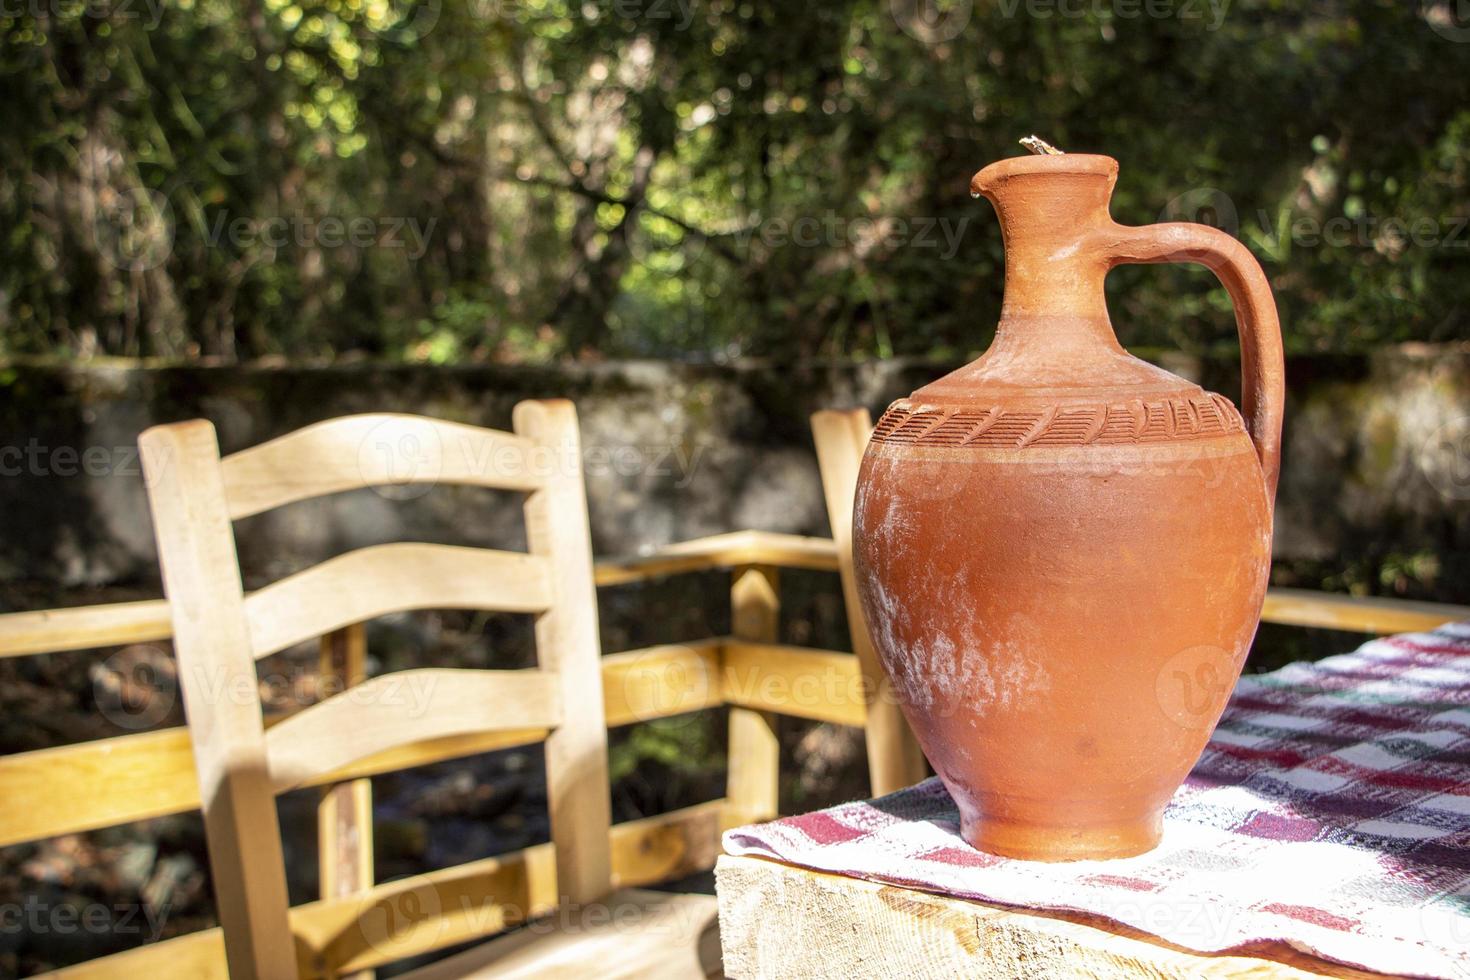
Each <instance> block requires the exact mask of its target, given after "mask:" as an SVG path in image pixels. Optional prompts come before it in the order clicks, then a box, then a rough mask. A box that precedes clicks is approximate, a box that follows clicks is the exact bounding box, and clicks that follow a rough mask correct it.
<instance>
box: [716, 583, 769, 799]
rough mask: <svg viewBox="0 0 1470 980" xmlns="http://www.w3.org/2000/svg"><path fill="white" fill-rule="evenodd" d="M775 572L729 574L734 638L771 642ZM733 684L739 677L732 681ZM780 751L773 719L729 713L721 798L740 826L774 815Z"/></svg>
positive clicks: (740, 711)
mask: <svg viewBox="0 0 1470 980" xmlns="http://www.w3.org/2000/svg"><path fill="white" fill-rule="evenodd" d="M780 584H781V579H780V572H779V571H778V570H777V569H776V568H775V567H773V566H770V565H749V566H744V567H741V568H737V569H735V570H734V572H733V574H732V578H731V584H730V618H731V626H732V632H733V633H734V634H735V636H736V638H738V639H741V640H750V641H752V642H756V643H775V642H776V640H777V638H778V636H779V631H780V624H781V597H780ZM732 680H734V682H736V683H739V682H740V678H733V679H732ZM780 765H781V747H780V744H779V743H778V742H777V740H776V718H775V716H774V715H772V714H770V713H768V712H764V711H753V710H751V709H749V708H737V707H731V708H730V758H729V767H730V768H729V774H728V776H727V778H726V788H725V796H726V798H727V799H728V800H729V803H730V808H731V810H732V811H733V814H734V817H735V818H736V819H737V820H738V821H740V822H751V821H757V820H769V819H770V818H772V817H774V816H776V813H777V798H778V793H779V788H780Z"/></svg>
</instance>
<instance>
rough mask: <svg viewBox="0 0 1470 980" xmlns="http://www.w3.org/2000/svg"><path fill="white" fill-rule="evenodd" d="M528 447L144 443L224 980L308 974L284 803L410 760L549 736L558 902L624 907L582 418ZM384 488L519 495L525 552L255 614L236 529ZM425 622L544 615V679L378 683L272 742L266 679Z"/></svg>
mask: <svg viewBox="0 0 1470 980" xmlns="http://www.w3.org/2000/svg"><path fill="white" fill-rule="evenodd" d="M515 430H516V431H515V432H514V433H506V432H494V431H491V430H482V429H476V428H473V427H470V426H465V425H457V424H451V423H444V422H436V421H434V420H432V419H421V418H416V417H413V416H399V415H369V416H352V417H348V418H342V419H334V420H332V421H329V422H323V423H320V424H318V425H314V426H310V427H308V428H306V429H302V430H300V431H298V432H295V433H292V434H290V435H286V436H283V437H281V438H279V439H276V440H274V441H272V442H269V443H265V444H262V445H261V446H257V447H255V448H253V449H247V450H245V451H244V452H241V453H237V454H235V455H233V456H230V457H228V458H225V459H221V458H220V455H219V445H218V442H217V441H216V438H215V432H214V427H213V426H212V425H210V424H209V423H208V422H204V421H195V422H184V423H180V424H177V425H167V426H159V427H157V428H154V429H150V430H148V431H147V432H145V433H144V434H143V436H142V438H141V439H140V444H141V446H142V448H143V460H144V466H145V470H146V476H147V483H148V490H149V498H150V505H151V508H152V512H153V519H154V529H155V535H156V537H157V540H158V546H159V553H160V557H161V558H162V561H163V566H164V590H165V592H166V593H167V595H168V599H169V603H170V609H171V612H172V616H173V620H174V642H175V647H176V649H177V654H178V662H179V675H180V684H181V686H182V688H183V691H184V701H185V708H186V712H187V715H188V723H189V730H190V735H191V738H192V740H193V742H194V754H195V760H196V767H197V769H198V774H199V780H200V785H201V790H202V799H203V807H204V816H205V829H206V831H207V833H208V837H209V847H210V863H211V868H212V871H213V879H214V887H215V894H216V898H217V903H218V905H219V913H220V923H221V925H222V926H223V927H224V934H225V949H226V953H227V958H228V960H229V966H230V972H231V974H232V975H235V976H242V977H245V976H253V977H288V976H293V975H295V970H296V963H297V960H298V957H297V953H296V951H295V948H294V946H295V944H294V943H293V942H292V940H291V933H290V928H289V914H288V911H289V910H288V907H287V896H286V885H285V872H284V867H283V863H282V857H281V855H282V848H281V841H280V834H279V828H278V826H277V822H276V811H275V794H277V793H281V792H285V791H287V790H289V789H291V788H293V787H296V786H299V785H301V784H302V783H304V782H308V781H311V780H312V779H313V778H315V777H318V776H320V775H321V774H322V773H324V772H330V771H335V770H337V769H340V768H341V767H343V766H345V765H348V764H350V763H351V762H353V761H355V760H357V759H360V758H363V757H366V756H370V755H377V754H379V753H382V752H386V751H389V750H391V749H393V748H396V747H399V746H402V745H405V744H409V743H414V742H421V741H426V740H430V739H437V738H445V737H454V736H463V735H470V734H475V733H479V732H488V731H497V730H526V729H531V730H538V729H540V730H546V729H549V730H550V734H549V735H548V736H547V739H546V750H545V751H546V781H547V796H548V800H549V804H550V811H551V813H550V816H551V829H552V840H553V841H554V842H555V845H556V862H557V881H558V887H559V890H560V892H561V894H562V896H563V898H564V900H566V901H568V902H573V903H587V902H591V901H595V900H597V899H599V898H601V897H603V896H604V895H606V894H607V892H608V891H609V890H610V889H611V885H612V872H611V860H610V841H609V833H610V828H611V805H610V799H609V787H608V775H607V729H606V722H605V719H604V717H603V699H602V687H601V672H600V663H599V661H600V659H601V651H600V649H599V645H598V630H597V596H596V591H595V587H594V584H593V572H592V548H591V538H590V533H589V530H588V524H587V501H586V496H585V493H584V490H583V487H582V471H581V444H580V439H579V437H578V433H577V417H576V411H575V409H573V407H572V405H571V403H570V402H566V401H554V402H523V403H521V404H520V405H518V406H517V407H516V410H515ZM384 483H387V484H401V483H446V484H466V485H472V486H481V487H490V488H496V489H507V490H517V491H522V492H525V493H527V494H528V496H527V498H526V503H525V515H526V525H527V527H526V537H527V541H528V543H529V546H530V553H529V554H514V553H509V552H499V551H488V550H483V549H473V548H455V547H448V546H442V545H426V544H397V545H380V546H377V547H372V548H364V549H361V550H359V551H354V552H350V553H348V554H345V555H341V556H339V557H337V558H335V559H332V560H330V561H327V562H324V563H322V564H321V565H318V566H316V567H314V568H311V569H307V570H306V571H303V572H300V573H298V574H296V575H294V576H291V577H289V578H286V579H283V580H281V581H279V582H276V583H274V584H273V585H270V586H267V587H266V588H264V589H261V590H259V591H258V592H255V593H253V594H252V595H250V596H249V597H248V598H247V597H246V596H245V595H244V592H243V589H242V586H241V578H240V570H239V564H238V560H237V556H236V553H235V544H234V536H233V532H232V529H231V525H230V522H231V521H232V520H235V519H239V518H243V517H248V516H251V515H254V514H258V513H261V512H263V511H265V510H269V509H271V508H273V507H279V506H281V505H284V504H288V503H292V502H295V501H299V500H304V499H307V498H310V497H315V496H320V495H324V494H328V493H335V492H337V491H340V490H347V489H352V488H355V487H363V486H372V485H377V484H384ZM425 608H447V609H476V610H498V611H510V612H527V613H532V614H534V615H535V616H536V642H537V649H538V654H539V657H538V659H539V664H540V666H539V669H537V670H533V671H456V670H416V671H404V672H400V673H398V674H390V675H385V676H383V677H379V678H376V679H373V680H369V681H366V682H365V683H363V684H361V685H358V686H357V687H354V688H352V689H350V690H348V691H345V692H343V693H341V694H339V695H337V696H336V697H333V698H330V699H328V700H327V701H325V702H323V703H321V704H318V705H314V706H312V707H309V708H306V709H305V710H303V711H301V712H299V713H297V714H295V715H293V716H291V717H290V718H288V719H286V720H285V721H283V722H281V723H279V724H277V725H276V726H274V727H273V728H272V729H271V730H270V732H269V733H267V732H266V731H265V729H264V726H263V723H262V709H261V700H260V697H261V695H260V686H259V682H258V679H257V676H256V672H255V661H256V660H257V659H258V658H260V657H263V656H267V655H269V654H270V653H273V652H276V651H278V650H282V649H285V648H287V647H289V646H292V645H293V644H295V643H298V642H301V641H303V640H306V639H309V638H311V637H313V636H318V635H321V634H323V633H326V632H329V631H331V630H335V629H338V628H340V627H343V626H347V625H349V624H351V623H355V622H361V621H363V620H365V619H370V618H373V617H375V616H379V615H383V614H385V613H388V612H396V611H400V610H408V609H425Z"/></svg>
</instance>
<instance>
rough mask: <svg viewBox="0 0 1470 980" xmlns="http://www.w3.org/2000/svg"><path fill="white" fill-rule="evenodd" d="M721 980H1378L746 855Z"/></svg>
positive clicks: (1269, 950)
mask: <svg viewBox="0 0 1470 980" xmlns="http://www.w3.org/2000/svg"><path fill="white" fill-rule="evenodd" d="M715 875H716V880H717V891H718V892H719V900H720V940H721V944H722V945H723V947H724V957H725V972H726V974H727V975H728V976H730V977H740V978H742V980H747V978H750V980H753V978H757V977H772V978H777V977H783V978H784V977H844V978H846V977H885V978H886V977H893V978H900V977H901V978H905V980H907V978H912V977H944V978H949V977H986V978H991V977H996V978H999V977H1005V978H1017V980H1022V978H1024V980H1031V978H1036V977H1073V976H1087V977H1102V978H1113V977H1118V978H1122V977H1130V978H1136V977H1148V978H1175V977H1177V978H1180V980H1185V978H1190V980H1193V978H1197V977H1230V978H1264V977H1323V976H1326V977H1382V976H1385V974H1379V973H1372V972H1368V971H1363V970H1355V969H1352V968H1350V967H1344V966H1340V965H1338V964H1334V963H1329V962H1327V961H1324V960H1319V959H1317V958H1315V957H1312V956H1308V955H1306V954H1304V953H1299V952H1297V951H1295V950H1293V949H1291V948H1289V947H1286V946H1284V945H1281V944H1271V945H1270V946H1269V947H1265V948H1252V949H1248V950H1237V951H1234V952H1232V953H1230V954H1213V955H1212V954H1201V953H1196V952H1192V951H1190V950H1186V949H1183V948H1181V947H1178V946H1174V945H1171V944H1169V943H1165V942H1163V941H1162V940H1159V939H1156V938H1154V937H1151V936H1149V935H1147V934H1145V933H1142V932H1139V931H1137V930H1134V929H1130V928H1128V927H1126V926H1120V925H1117V924H1115V923H1110V922H1108V921H1106V920H1103V919H1099V918H1095V917H1092V916H1085V915H1072V914H1068V913H1059V912H1040V911H1023V910H1017V909H1010V908H1005V907H1002V906H997V905H989V904H986V903H984V902H975V901H969V900H966V899H957V898H949V897H946V896H942V895H933V894H929V893H927V892H919V891H913V890H910V889H907V888H901V887H898V886H894V885H885V884H879V883H877V882H872V881H865V880H863V879H859V878H848V877H844V876H841V875H833V874H826V873H824V872H820V871H809V870H807V869H805V868H798V867H794V866H792V865H788V864H780V863H777V862H775V861H768V860H764V859H762V858H754V857H731V856H729V855H725V856H723V857H721V858H720V860H719V864H718V865H717V866H716V869H715Z"/></svg>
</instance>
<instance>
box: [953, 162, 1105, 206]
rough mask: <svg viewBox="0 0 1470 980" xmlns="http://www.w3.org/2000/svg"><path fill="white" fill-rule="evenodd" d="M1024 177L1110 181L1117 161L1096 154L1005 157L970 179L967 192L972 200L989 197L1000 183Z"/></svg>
mask: <svg viewBox="0 0 1470 980" xmlns="http://www.w3.org/2000/svg"><path fill="white" fill-rule="evenodd" d="M1026 174H1037V175H1046V176H1063V175H1067V174H1078V175H1085V174H1091V175H1095V176H1098V177H1104V178H1106V179H1107V180H1108V181H1109V182H1112V181H1114V180H1116V179H1117V177H1118V161H1117V160H1114V159H1113V158H1112V157H1109V156H1103V155H1102V154H1096V153H1060V154H1057V155H1055V156H1051V155H1032V156H1024V157H1008V158H1007V159H1005V160H997V161H996V162H995V163H992V164H990V166H988V167H986V168H985V169H984V170H981V171H980V172H979V173H977V174H976V175H975V176H974V177H972V178H971V179H970V193H971V194H973V195H975V196H976V197H980V196H981V195H985V196H987V197H988V196H990V193H991V192H992V191H994V190H995V188H996V187H997V186H999V185H1000V184H1001V182H1003V181H1005V180H1008V179H1010V178H1012V177H1019V176H1023V175H1026Z"/></svg>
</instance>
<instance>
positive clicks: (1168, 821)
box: [724, 623, 1470, 978]
mask: <svg viewBox="0 0 1470 980" xmlns="http://www.w3.org/2000/svg"><path fill="white" fill-rule="evenodd" d="M724 844H725V850H726V852H727V853H730V854H752V855H758V856H762V857H768V858H774V859H776V860H779V861H784V862H787V863H789V864H794V865H799V866H802V867H807V868H815V869H819V870H822V871H830V872H836V873H838V874H846V875H851V876H854V877H859V878H867V879H871V880H874V881H882V882H889V883H893V884H899V885H904V886H907V887H911V888H916V889H921V890H924V891H931V892H938V893H942V894H946V895H954V896H959V897H965V898H975V899H980V900H983V901H987V902H995V903H1000V904H1004V905H1013V906H1025V907H1028V908H1044V909H1062V910H1070V911H1077V912H1086V913H1092V914H1095V915H1101V916H1105V917H1107V918H1110V919H1112V920H1114V921H1117V922H1122V923H1125V924H1127V925H1129V926H1133V927H1134V928H1137V929H1141V930H1143V931H1145V932H1147V933H1150V934H1152V935H1155V936H1159V937H1162V938H1163V939H1166V940H1168V941H1170V942H1173V943H1177V944H1179V945H1181V946H1184V947H1187V948H1190V949H1195V950H1201V951H1217V950H1225V949H1230V948H1233V947H1236V946H1240V945H1244V944H1248V943H1256V942H1262V941H1266V942H1273V941H1274V942H1284V943H1288V944H1290V945H1292V946H1294V947H1297V948H1298V949H1301V950H1305V951H1307V952H1310V953H1314V954H1316V955H1318V956H1321V957H1324V958H1327V959H1332V960H1337V961H1340V962H1343V963H1348V964H1355V965H1359V966H1363V967H1367V968H1369V969H1374V970H1380V971H1383V972H1385V973H1394V974H1418V975H1425V976H1445V977H1455V978H1470V623H1465V624H1459V625H1455V626H1447V627H1444V628H1441V629H1439V630H1436V631H1435V632H1433V633H1416V634H1409V635H1404V636H1397V637H1391V638H1385V639H1378V640H1374V641H1372V642H1370V643H1367V644H1366V645H1364V646H1363V647H1361V648H1360V649H1358V650H1357V651H1355V652H1353V653H1349V654H1344V655H1342V656H1337V657H1331V658H1329V659H1327V660H1323V661H1320V662H1318V663H1312V664H1293V665H1292V666H1289V667H1286V668H1284V669H1282V670H1279V671H1276V672H1275V673H1272V674H1263V675H1256V676H1247V677H1244V678H1242V679H1241V682H1240V684H1239V686H1238V687H1237V688H1236V691H1235V694H1234V696H1233V698H1232V699H1231V702H1230V706H1229V708H1228V709H1227V710H1226V712H1225V716H1224V718H1223V719H1222V720H1221V722H1220V725H1219V727H1218V728H1217V730H1216V731H1215V733H1214V735H1213V736H1212V738H1211V740H1210V744H1209V747H1208V748H1207V749H1206V751H1205V754H1204V756H1203V758H1201V760H1200V762H1199V765H1197V766H1196V767H1195V769H1194V771H1193V773H1191V774H1190V777H1189V780H1188V781H1187V782H1186V783H1185V785H1184V787H1183V788H1182V789H1181V790H1180V791H1179V793H1178V794H1177V795H1176V796H1175V798H1174V801H1173V803H1171V804H1170V806H1169V809H1168V811H1167V813H1166V814H1165V817H1164V838H1163V843H1162V844H1161V845H1160V846H1159V847H1158V848H1157V849H1156V850H1154V851H1153V852H1151V853H1149V854H1145V855H1142V856H1139V857H1135V858H1125V859H1122V860H1117V861H1105V862H1104V861H1082V862H1076V863H1071V864H1045V863H1038V862H1031V861H1016V860H1010V859H1007V858H1000V857H995V856H993V855H989V854H985V853H982V852H980V851H976V850H974V849H973V848H971V847H969V846H968V845H967V844H965V842H964V841H963V840H962V839H961V838H960V836H959V816H958V813H957V812H956V810H955V807H954V804H953V802H952V801H951V800H950V797H949V794H948V793H947V792H946V791H945V789H944V787H943V785H941V784H940V783H939V781H938V780H937V779H931V780H928V781H926V782H923V783H920V784H919V785H917V786H914V787H911V788H910V789H906V790H903V791H901V792H898V793H895V794H893V795H891V796H887V797H884V798H882V799H878V800H871V801H866V802H858V803H848V804H844V805H842V806H838V807H834V808H832V809H830V810H824V811H821V812H818V813H810V814H807V815H805V816H799V817H791V818H788V819H784V820H778V821H775V822H773V823H767V824H760V825H756V826H751V827H743V828H740V829H736V830H731V831H729V832H727V833H726V834H725V838H724Z"/></svg>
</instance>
